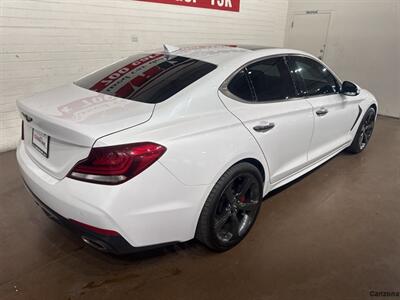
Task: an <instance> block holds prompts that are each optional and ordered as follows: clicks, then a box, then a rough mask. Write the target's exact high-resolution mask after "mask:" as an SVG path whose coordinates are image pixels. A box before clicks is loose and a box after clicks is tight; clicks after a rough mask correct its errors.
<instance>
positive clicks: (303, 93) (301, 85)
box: [287, 54, 342, 98]
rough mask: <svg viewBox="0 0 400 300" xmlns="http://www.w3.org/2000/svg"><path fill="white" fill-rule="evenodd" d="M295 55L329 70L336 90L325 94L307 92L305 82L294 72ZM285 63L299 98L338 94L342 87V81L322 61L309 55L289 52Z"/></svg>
mask: <svg viewBox="0 0 400 300" xmlns="http://www.w3.org/2000/svg"><path fill="white" fill-rule="evenodd" d="M297 57H300V58H305V59H308V60H311V61H313V62H315V63H317V64H319V65H320V66H321V67H324V68H326V70H327V71H328V72H329V74H330V75H331V76H332V78H333V79H334V80H335V82H336V85H337V91H336V92H332V93H326V94H316V95H309V93H308V91H307V89H306V84H305V82H304V79H303V78H302V77H301V76H300V75H299V74H297V73H296V72H295V70H296V63H295V58H297ZM287 64H288V67H289V71H290V75H291V76H292V79H293V82H294V84H295V86H296V90H297V97H299V98H314V97H324V96H331V95H338V94H340V91H341V89H342V81H341V80H340V79H339V78H338V77H337V76H336V74H335V73H333V72H332V70H331V69H330V68H328V66H326V65H325V64H324V63H322V62H320V61H317V60H316V59H314V58H312V57H310V56H307V55H300V54H290V55H287Z"/></svg>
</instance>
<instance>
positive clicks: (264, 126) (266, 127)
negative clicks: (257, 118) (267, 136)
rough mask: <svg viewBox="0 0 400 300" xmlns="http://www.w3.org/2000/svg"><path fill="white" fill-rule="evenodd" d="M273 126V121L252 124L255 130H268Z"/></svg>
mask: <svg viewBox="0 0 400 300" xmlns="http://www.w3.org/2000/svg"><path fill="white" fill-rule="evenodd" d="M274 127H275V123H272V122H268V123H266V124H263V125H257V126H254V127H253V129H254V130H255V131H257V132H267V131H270V130H271V129H272V128H274Z"/></svg>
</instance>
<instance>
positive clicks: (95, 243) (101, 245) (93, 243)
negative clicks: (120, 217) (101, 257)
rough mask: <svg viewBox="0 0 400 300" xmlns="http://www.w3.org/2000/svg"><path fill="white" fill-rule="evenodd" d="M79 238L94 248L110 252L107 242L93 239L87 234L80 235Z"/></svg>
mask: <svg viewBox="0 0 400 300" xmlns="http://www.w3.org/2000/svg"><path fill="white" fill-rule="evenodd" d="M81 239H82V241H83V242H84V243H85V244H87V245H89V246H91V247H93V248H95V249H96V250H99V251H101V252H110V251H111V250H110V249H109V246H107V244H105V243H103V242H102V241H99V240H95V239H92V238H89V237H87V236H81Z"/></svg>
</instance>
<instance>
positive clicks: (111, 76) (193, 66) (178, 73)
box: [75, 53, 217, 103]
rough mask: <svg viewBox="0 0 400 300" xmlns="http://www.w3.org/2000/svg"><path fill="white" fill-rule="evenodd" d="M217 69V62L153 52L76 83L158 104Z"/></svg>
mask: <svg viewBox="0 0 400 300" xmlns="http://www.w3.org/2000/svg"><path fill="white" fill-rule="evenodd" d="M216 68H217V66H216V65H213V64H210V63H207V62H204V61H200V60H196V59H191V58H187V57H182V56H166V55H164V54H162V53H156V54H149V55H139V56H133V57H129V58H127V59H125V60H123V61H119V62H117V63H115V64H112V65H111V66H108V67H105V68H103V69H101V70H99V71H96V72H94V73H92V74H90V75H88V76H86V77H84V78H82V79H80V80H79V81H77V82H75V84H76V85H78V86H80V87H82V88H85V89H89V90H92V91H95V92H99V93H102V94H107V95H111V96H116V97H120V98H125V99H129V100H134V101H139V102H144V103H160V102H162V101H164V100H166V99H168V98H170V97H171V96H173V95H175V94H176V93H178V92H180V91H181V90H183V89H184V88H186V87H187V86H189V85H190V84H192V83H193V82H195V81H197V80H199V79H200V78H202V77H203V76H205V75H207V74H208V73H210V72H211V71H213V70H215V69H216Z"/></svg>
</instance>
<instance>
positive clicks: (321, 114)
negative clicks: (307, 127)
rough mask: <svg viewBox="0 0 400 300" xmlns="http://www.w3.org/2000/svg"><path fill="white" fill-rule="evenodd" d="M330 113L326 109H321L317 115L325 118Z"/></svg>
mask: <svg viewBox="0 0 400 300" xmlns="http://www.w3.org/2000/svg"><path fill="white" fill-rule="evenodd" d="M328 112H329V111H328V110H327V109H326V108H325V107H321V108H320V109H318V110H317V111H316V112H315V113H316V114H317V116H318V117H322V116H325V115H326V114H327V113H328Z"/></svg>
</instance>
